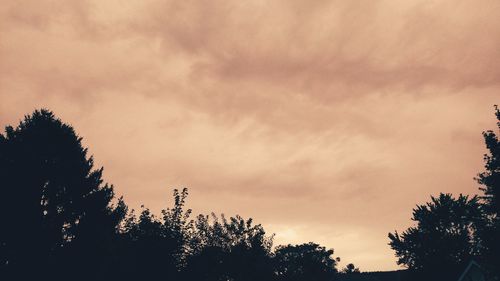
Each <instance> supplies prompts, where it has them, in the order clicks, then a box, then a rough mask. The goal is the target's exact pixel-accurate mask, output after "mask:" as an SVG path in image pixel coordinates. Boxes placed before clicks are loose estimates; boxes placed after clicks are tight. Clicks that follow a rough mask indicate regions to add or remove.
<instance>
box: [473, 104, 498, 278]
mask: <svg viewBox="0 0 500 281" xmlns="http://www.w3.org/2000/svg"><path fill="white" fill-rule="evenodd" d="M495 115H496V118H497V126H498V129H499V130H500V110H499V109H498V107H497V106H495ZM483 137H484V140H485V144H486V148H487V149H488V154H485V155H484V162H485V165H484V168H485V171H484V172H482V173H480V174H479V175H478V176H477V178H476V180H477V181H478V183H479V184H481V186H482V187H481V188H480V189H481V191H483V193H484V196H483V197H482V199H483V200H484V206H485V209H486V211H487V214H488V221H487V224H486V225H485V227H484V228H483V229H482V230H481V238H482V242H483V243H482V246H483V250H482V254H483V258H482V261H483V262H484V263H485V264H486V265H487V266H488V267H489V269H490V270H491V271H493V272H495V273H496V274H497V275H500V141H499V140H498V135H497V134H495V132H493V131H491V130H489V131H485V132H483Z"/></svg>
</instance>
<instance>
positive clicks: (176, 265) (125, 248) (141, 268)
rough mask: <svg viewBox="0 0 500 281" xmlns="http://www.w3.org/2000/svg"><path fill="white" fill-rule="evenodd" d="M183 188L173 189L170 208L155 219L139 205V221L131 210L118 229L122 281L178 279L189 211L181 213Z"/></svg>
mask: <svg viewBox="0 0 500 281" xmlns="http://www.w3.org/2000/svg"><path fill="white" fill-rule="evenodd" d="M187 195H188V192H187V189H183V190H182V192H179V191H178V190H177V189H174V206H173V207H172V209H170V208H167V209H166V210H162V215H163V216H162V217H161V218H157V217H156V216H155V215H153V214H152V213H151V211H150V210H149V209H147V208H144V206H142V208H143V209H142V211H141V214H140V215H139V218H137V217H136V216H135V215H134V211H133V210H132V212H131V213H130V214H129V215H128V217H127V218H126V220H125V223H124V226H123V228H122V238H123V239H122V249H121V251H120V257H121V266H120V268H121V272H120V274H121V275H122V276H123V277H124V278H126V279H133V280H141V279H144V280H155V279H158V278H159V277H160V276H161V277H162V278H164V279H167V280H176V279H178V278H179V271H180V269H181V268H182V267H185V260H186V257H187V254H189V250H188V246H189V245H188V242H189V236H188V235H189V230H190V229H191V228H192V222H191V221H189V216H190V214H191V210H189V209H188V210H186V211H185V210H184V204H185V200H186V198H187Z"/></svg>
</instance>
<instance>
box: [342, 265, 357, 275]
mask: <svg viewBox="0 0 500 281" xmlns="http://www.w3.org/2000/svg"><path fill="white" fill-rule="evenodd" d="M341 272H342V273H345V274H352V273H359V268H357V267H356V266H355V265H354V264H353V263H349V264H347V265H346V266H345V268H344V269H342V271H341Z"/></svg>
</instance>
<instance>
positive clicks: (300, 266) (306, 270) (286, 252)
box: [275, 242, 340, 281]
mask: <svg viewBox="0 0 500 281" xmlns="http://www.w3.org/2000/svg"><path fill="white" fill-rule="evenodd" d="M332 255H333V249H329V250H327V249H326V248H325V247H322V246H320V245H318V244H315V243H312V242H310V243H307V244H301V245H287V246H279V247H278V248H277V249H276V251H275V260H276V271H277V272H276V273H277V277H278V280H287V281H323V280H325V281H326V280H333V279H334V278H335V275H336V273H337V269H336V265H337V262H338V261H340V259H339V258H333V257H332Z"/></svg>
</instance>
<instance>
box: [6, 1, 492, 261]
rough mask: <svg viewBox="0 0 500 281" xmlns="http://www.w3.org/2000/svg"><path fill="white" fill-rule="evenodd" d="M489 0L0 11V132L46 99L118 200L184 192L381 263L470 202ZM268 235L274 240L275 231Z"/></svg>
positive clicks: (107, 5) (485, 78) (89, 4)
mask: <svg viewBox="0 0 500 281" xmlns="http://www.w3.org/2000/svg"><path fill="white" fill-rule="evenodd" d="M499 10H500V4H499V3H498V2H496V1H484V2H482V3H481V4H478V3H477V2H474V1H441V2H439V3H435V2H431V1H404V2H398V3H394V2H393V1H377V2H374V1H314V3H312V2H311V1H272V2H266V1H252V2H235V1H212V2H210V3H208V2H206V3H204V2H199V1H182V2H178V1H156V0H152V1H127V2H123V1H78V2H77V1H64V2H60V1H44V2H38V1H34V2H30V3H27V2H19V1H7V2H6V3H3V5H1V7H0V32H1V34H2V36H1V37H0V74H1V75H0V124H15V123H16V122H17V121H18V120H19V119H20V118H21V117H22V116H23V115H24V114H27V113H29V112H30V111H32V110H33V109H35V108H40V107H48V108H50V109H52V110H54V111H55V113H56V114H57V115H58V116H60V117H61V118H62V119H63V120H65V121H66V122H69V123H71V124H72V125H74V126H75V127H76V129H77V131H78V132H79V134H81V135H82V136H83V137H84V142H85V144H86V145H88V146H89V147H90V151H91V152H92V153H93V154H94V155H95V157H96V161H97V162H98V163H99V165H103V166H104V167H105V177H106V179H107V180H108V181H110V182H112V183H114V184H115V186H116V189H117V192H118V193H119V194H123V195H124V196H125V199H126V200H127V202H128V203H129V204H130V205H132V206H133V207H137V206H139V205H140V204H146V205H148V206H150V207H151V208H152V209H153V210H156V211H158V210H159V209H161V208H165V207H166V206H167V204H168V203H169V202H170V201H169V198H170V197H169V196H170V193H171V188H173V187H183V186H187V187H189V188H190V190H191V198H190V200H189V204H190V206H191V207H193V208H194V209H195V212H210V211H216V212H224V213H227V214H228V215H231V214H236V213H240V214H242V215H244V216H251V217H254V218H255V219H256V220H257V221H258V222H262V223H264V226H266V225H269V230H270V231H276V232H278V236H277V237H278V238H279V239H278V240H279V243H289V242H290V243H291V242H294V243H295V242H300V241H303V242H307V241H310V240H313V241H318V242H321V243H324V244H325V245H326V246H327V247H333V248H338V251H337V253H338V254H339V255H340V256H341V257H342V258H343V260H345V261H349V262H354V263H355V264H356V265H359V266H360V267H361V269H363V270H375V269H378V270H382V269H390V268H395V267H396V266H395V263H394V258H393V255H392V253H391V251H390V249H389V248H388V246H387V241H386V234H387V232H389V231H392V230H394V229H402V228H404V227H406V226H408V225H409V224H410V223H411V222H410V220H409V218H410V215H411V208H412V207H414V205H415V204H416V203H421V202H424V201H425V200H428V198H429V197H428V196H429V195H430V194H436V193H438V192H440V191H443V192H454V193H459V192H462V193H475V192H476V191H477V187H476V185H475V184H474V182H473V181H472V177H473V176H474V175H475V174H476V173H477V172H479V171H480V170H481V168H482V163H481V161H482V156H481V155H482V153H483V146H482V140H481V135H480V132H481V131H482V130H485V129H488V128H494V125H495V124H494V122H493V115H492V105H493V104H494V103H498V92H499V90H500V85H499V82H500V80H499V77H500V68H499V67H498V66H499V65H500V61H499V59H500V48H499V47H500V39H499V38H500V37H499V36H497V35H499V34H500V22H499V21H500V18H499V17H498V16H497V15H498V12H499ZM279 233H283V235H282V236H280V234H279Z"/></svg>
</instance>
